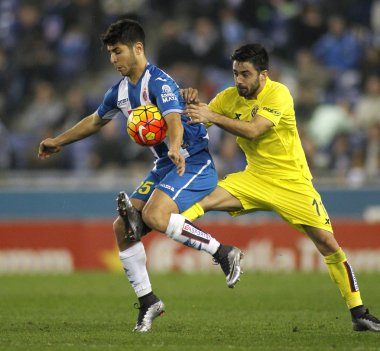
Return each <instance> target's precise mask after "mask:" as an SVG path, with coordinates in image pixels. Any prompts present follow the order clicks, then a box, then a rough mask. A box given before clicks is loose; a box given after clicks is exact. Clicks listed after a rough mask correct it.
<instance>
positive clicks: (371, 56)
mask: <svg viewBox="0 0 380 351" xmlns="http://www.w3.org/2000/svg"><path fill="white" fill-rule="evenodd" d="M120 17H129V18H134V19H137V20H139V21H140V22H141V23H142V25H143V26H144V28H145V30H146V34H147V47H146V51H147V56H148V58H149V60H150V62H152V63H154V64H156V65H158V66H159V67H160V68H162V69H164V70H165V71H166V72H167V73H169V74H170V75H171V76H172V77H173V78H174V79H175V80H176V81H177V83H178V84H179V85H180V86H181V87H188V86H191V87H196V88H198V89H199V91H200V94H201V100H202V101H204V102H208V101H209V100H210V99H211V98H212V97H214V96H215V94H216V93H217V92H218V91H220V90H221V89H223V88H225V87H227V86H231V85H233V76H232V71H231V62H230V55H231V53H232V51H233V50H234V49H235V48H237V47H238V46H240V45H241V44H244V43H247V42H260V43H262V44H263V45H264V46H265V47H266V48H267V49H268V51H269V52H270V70H269V75H270V77H271V79H273V80H277V81H280V82H283V83H285V84H286V85H287V86H288V87H289V89H290V91H291V92H292V94H293V97H294V103H295V111H296V117H297V125H298V129H299V133H300V135H301V139H302V142H303V145H304V149H305V152H306V155H307V159H308V161H309V165H310V167H311V169H312V172H313V173H314V175H315V176H317V177H328V178H329V179H333V180H334V182H335V183H339V184H342V185H349V186H361V185H364V184H380V1H379V0H360V1H355V0H336V1H331V0H319V1H318V0H309V1H306V0H304V1H302V0H298V1H296V0H294V1H291V0H287V1H286V0H268V1H264V0H165V1H163V0H27V1H26V0H24V1H22V0H2V1H1V2H0V170H3V171H4V170H41V169H43V170H45V169H46V170H47V169H54V170H56V169H58V170H70V171H80V172H84V173H88V174H91V173H92V172H96V171H98V170H100V169H127V170H128V169H132V168H138V167H145V165H148V166H149V167H150V166H151V163H152V155H151V153H150V151H149V150H148V149H146V148H143V147H141V146H138V145H136V144H134V143H133V142H132V141H130V140H129V137H128V135H127V134H126V132H125V118H118V119H117V120H115V121H114V122H113V123H109V124H108V125H107V126H106V127H105V128H103V129H102V131H101V132H100V133H99V134H98V135H95V136H93V137H91V138H88V139H86V140H83V141H81V142H78V143H75V144H72V145H70V146H67V147H66V148H65V149H64V150H63V152H61V153H60V154H59V155H55V157H51V158H49V159H48V160H44V161H40V160H38V159H37V156H36V155H37V149H38V144H39V142H40V141H41V140H42V139H43V138H46V137H50V136H55V135H57V134H58V133H60V132H62V131H63V130H65V129H67V128H68V127H70V126H72V125H73V124H75V123H76V122H78V121H79V120H80V119H81V118H82V117H84V116H86V115H88V114H90V113H92V112H93V111H94V110H95V109H96V108H97V107H98V105H99V104H100V102H101V101H102V98H103V95H104V92H105V91H106V90H107V89H108V88H109V87H110V86H111V85H113V84H114V83H116V82H117V81H118V80H119V79H120V76H119V75H118V73H117V72H116V71H115V70H114V69H113V67H112V66H111V65H110V63H109V57H108V53H107V51H106V50H105V48H103V47H102V43H101V41H100V35H101V33H102V32H103V31H104V30H105V29H106V27H107V26H108V25H109V24H110V23H111V22H112V21H114V20H116V19H118V18H120ZM209 133H210V142H211V151H212V153H213V155H214V157H215V160H216V163H217V167H218V170H219V173H220V175H221V176H222V175H224V174H225V173H227V172H233V171H237V170H240V169H242V168H244V166H245V159H244V157H243V155H242V154H241V152H240V151H239V149H238V148H237V147H236V144H235V138H234V137H233V136H231V135H229V134H226V133H224V132H222V131H221V130H220V129H219V128H217V127H212V128H210V129H209Z"/></svg>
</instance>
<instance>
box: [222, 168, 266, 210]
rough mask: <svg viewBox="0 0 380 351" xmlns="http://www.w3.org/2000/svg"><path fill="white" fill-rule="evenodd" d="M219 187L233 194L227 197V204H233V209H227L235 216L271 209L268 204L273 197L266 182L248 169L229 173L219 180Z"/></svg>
mask: <svg viewBox="0 0 380 351" xmlns="http://www.w3.org/2000/svg"><path fill="white" fill-rule="evenodd" d="M218 187H220V188H222V189H224V190H225V191H226V192H228V193H229V195H230V196H231V197H230V198H226V202H225V205H230V206H231V209H227V210H228V211H229V212H230V214H231V215H233V216H239V215H243V214H245V213H249V212H253V211H259V210H269V209H270V208H268V205H267V204H268V203H269V202H270V198H271V197H270V194H269V193H268V191H267V190H266V183H265V182H264V181H263V180H262V179H261V178H260V177H258V176H257V175H255V174H252V173H250V172H247V171H246V170H244V171H241V172H237V173H231V174H228V175H227V176H226V177H225V178H224V179H222V180H220V181H219V182H218ZM235 199H236V200H235Z"/></svg>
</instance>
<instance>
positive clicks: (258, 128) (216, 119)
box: [185, 103, 274, 139]
mask: <svg viewBox="0 0 380 351" xmlns="http://www.w3.org/2000/svg"><path fill="white" fill-rule="evenodd" d="M185 112H186V113H187V114H188V115H189V116H190V117H191V121H190V122H189V123H190V124H194V123H213V124H216V125H217V126H219V127H220V128H222V129H224V130H226V131H227V132H230V133H232V134H234V135H237V136H240V137H243V138H247V139H255V138H257V137H259V136H260V135H262V134H264V133H265V132H266V131H267V130H269V129H270V128H271V127H273V125H274V124H273V122H271V121H270V120H269V119H267V118H264V117H262V116H260V115H255V116H254V117H253V118H252V120H251V121H240V120H238V119H232V118H228V117H226V116H223V115H220V114H218V113H215V112H213V111H211V110H210V108H209V106H208V105H207V104H204V103H199V104H189V105H187V107H186V111H185Z"/></svg>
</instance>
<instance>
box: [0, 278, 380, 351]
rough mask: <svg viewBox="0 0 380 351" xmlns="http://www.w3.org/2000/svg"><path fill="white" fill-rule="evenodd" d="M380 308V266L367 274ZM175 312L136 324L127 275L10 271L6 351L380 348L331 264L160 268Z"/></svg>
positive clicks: (3, 329) (4, 282)
mask: <svg viewBox="0 0 380 351" xmlns="http://www.w3.org/2000/svg"><path fill="white" fill-rule="evenodd" d="M358 278H359V283H360V285H361V290H362V297H363V298H364V299H365V301H366V304H367V306H368V307H369V308H370V309H371V310H372V311H373V312H374V313H375V314H377V315H380V302H379V301H378V299H376V297H378V296H379V294H378V287H379V281H380V275H379V274H360V275H359V277H358ZM151 280H152V283H153V286H154V288H155V291H156V293H157V294H159V296H160V297H161V298H162V299H163V300H164V302H165V303H166V313H165V315H164V316H163V317H160V318H158V319H157V320H156V321H155V323H154V325H153V330H152V331H151V332H149V333H146V334H136V333H132V332H131V330H132V329H133V327H134V323H135V318H136V316H137V310H135V309H134V308H133V304H134V302H136V301H135V300H136V299H135V297H134V294H133V291H132V288H131V287H130V286H129V283H128V282H127V281H126V279H125V278H124V276H123V275H122V274H114V273H76V274H73V275H67V276H65V275H62V276H53V275H51V276H50V275H47V276H44V275H36V276H2V277H0V350H2V351H5V350H12V351H17V350H39V351H40V350H52V351H55V350H139V351H140V350H141V351H145V350H200V351H202V350H207V351H209V350H260V351H261V350H264V351H265V350H365V351H368V350H380V333H369V332H364V333H358V332H353V331H352V330H351V323H350V318H349V314H348V312H347V311H346V309H345V305H344V302H343V300H342V299H341V297H340V295H339V293H338V291H337V290H336V288H335V286H334V284H333V283H332V282H331V281H330V278H329V277H328V275H327V274H325V273H318V274H312V273H309V274H306V273H289V274H288V273H282V274H280V273H277V274H274V273H268V274H267V273H265V274H264V273H261V274H259V273H249V274H244V275H243V277H242V281H241V282H240V283H239V284H238V285H237V287H236V288H235V289H228V288H227V287H226V286H225V282H224V277H223V276H222V274H191V275H190V274H184V273H171V274H165V275H158V274H156V275H152V277H151Z"/></svg>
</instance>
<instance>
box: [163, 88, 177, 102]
mask: <svg viewBox="0 0 380 351" xmlns="http://www.w3.org/2000/svg"><path fill="white" fill-rule="evenodd" d="M161 99H162V102H169V101H173V100H177V96H176V95H175V94H174V93H173V92H172V89H171V88H170V86H169V85H167V84H164V85H163V86H162V94H161Z"/></svg>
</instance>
